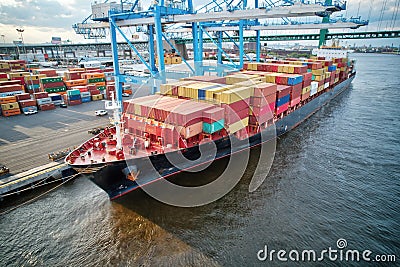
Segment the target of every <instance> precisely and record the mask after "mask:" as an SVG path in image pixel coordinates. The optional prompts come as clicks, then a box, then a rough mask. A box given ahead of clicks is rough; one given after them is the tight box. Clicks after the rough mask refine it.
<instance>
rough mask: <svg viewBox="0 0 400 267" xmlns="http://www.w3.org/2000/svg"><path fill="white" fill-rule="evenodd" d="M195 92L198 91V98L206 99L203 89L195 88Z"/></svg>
mask: <svg viewBox="0 0 400 267" xmlns="http://www.w3.org/2000/svg"><path fill="white" fill-rule="evenodd" d="M197 92H198V93H197V96H198V98H199V99H206V91H205V90H202V89H199V90H197Z"/></svg>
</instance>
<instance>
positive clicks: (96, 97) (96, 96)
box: [92, 94, 103, 101]
mask: <svg viewBox="0 0 400 267" xmlns="http://www.w3.org/2000/svg"><path fill="white" fill-rule="evenodd" d="M102 99H103V95H102V94H97V95H92V100H93V101H97V100H102Z"/></svg>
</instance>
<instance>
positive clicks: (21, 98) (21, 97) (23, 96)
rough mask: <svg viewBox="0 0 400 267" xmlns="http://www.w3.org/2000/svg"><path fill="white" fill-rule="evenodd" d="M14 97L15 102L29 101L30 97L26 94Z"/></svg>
mask: <svg viewBox="0 0 400 267" xmlns="http://www.w3.org/2000/svg"><path fill="white" fill-rule="evenodd" d="M15 97H16V98H17V101H21V100H27V99H31V95H30V94H27V93H24V94H18V95H15Z"/></svg>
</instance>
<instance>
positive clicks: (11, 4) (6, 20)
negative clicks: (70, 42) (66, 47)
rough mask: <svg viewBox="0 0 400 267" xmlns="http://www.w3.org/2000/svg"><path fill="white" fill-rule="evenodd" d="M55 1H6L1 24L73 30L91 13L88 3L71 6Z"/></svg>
mask: <svg viewBox="0 0 400 267" xmlns="http://www.w3.org/2000/svg"><path fill="white" fill-rule="evenodd" d="M66 3H67V1H54V0H29V1H24V0H6V1H2V2H1V3H0V23H2V24H6V25H17V26H37V27H55V28H64V29H71V25H72V24H74V23H76V22H79V21H81V20H82V19H83V18H84V17H86V16H87V15H88V13H89V12H90V5H89V4H88V3H82V2H80V3H79V4H77V3H75V5H71V3H69V4H66Z"/></svg>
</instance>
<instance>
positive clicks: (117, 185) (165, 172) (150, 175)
mask: <svg viewBox="0 0 400 267" xmlns="http://www.w3.org/2000/svg"><path fill="white" fill-rule="evenodd" d="M354 77H355V73H353V74H352V75H351V76H350V78H348V79H346V80H344V81H342V82H340V83H338V84H336V85H335V86H334V87H333V88H331V89H330V90H328V91H326V92H324V93H322V94H321V95H319V96H318V97H316V98H314V99H312V100H311V101H310V102H308V103H306V104H304V105H302V106H301V107H299V108H298V109H296V110H294V111H292V112H291V113H289V114H288V115H286V116H285V117H283V118H282V119H280V120H278V121H276V122H275V124H274V125H272V126H269V127H267V128H266V129H264V130H263V132H265V131H273V132H274V134H273V135H270V136H273V137H274V138H275V137H276V136H280V135H283V134H285V133H287V132H289V131H290V130H292V129H293V128H295V127H296V126H298V125H299V124H300V123H301V122H303V121H304V120H306V119H307V118H308V117H310V116H311V115H312V114H314V113H315V112H317V111H318V110H319V109H320V108H321V107H322V106H324V105H326V104H327V103H329V102H330V100H332V99H333V98H335V97H336V96H337V95H339V94H340V93H342V92H343V91H344V90H346V89H347V88H348V87H349V85H350V84H351V82H352V80H353V79H354ZM268 141H270V140H268V139H265V138H263V137H262V134H261V133H258V134H255V135H253V136H250V137H249V138H247V139H244V140H239V139H237V138H236V137H234V136H233V135H231V136H229V137H224V138H221V139H218V140H215V141H213V142H214V144H215V146H216V148H217V150H216V155H215V157H214V158H211V159H207V160H204V161H202V162H200V163H199V162H198V161H196V160H197V159H198V158H199V157H200V154H201V153H200V146H195V147H191V148H187V149H184V150H180V151H174V152H170V153H182V154H183V155H184V157H185V158H187V159H189V160H186V161H185V162H187V163H184V164H180V166H179V167H176V166H174V165H172V164H171V163H170V161H169V160H168V158H169V156H173V155H168V154H169V153H166V154H156V155H152V156H149V157H145V158H137V159H134V160H132V162H126V161H125V160H121V161H117V162H110V163H104V164H101V165H95V166H91V165H85V166H83V165H82V166H72V167H74V168H76V167H78V169H87V168H95V169H98V170H97V171H96V172H95V173H94V174H93V176H92V178H91V180H92V181H93V182H94V183H95V184H96V185H97V186H99V187H100V188H102V189H103V190H104V191H106V192H107V194H108V195H109V197H110V199H116V198H118V197H121V196H123V195H125V194H127V193H129V192H131V191H133V190H136V189H138V188H140V187H143V186H146V185H148V184H151V183H154V182H157V181H158V180H160V179H165V178H167V177H170V176H173V175H175V174H178V173H180V172H182V171H185V170H187V169H190V168H194V167H196V166H198V165H201V164H207V163H209V162H212V161H215V160H218V159H221V158H224V157H227V156H229V155H231V154H232V153H238V152H240V151H243V150H245V149H249V148H251V147H255V146H258V145H260V144H261V143H263V142H268ZM232 142H233V143H232ZM203 145H204V146H206V145H207V144H203ZM193 162H196V163H195V164H194V163H193ZM132 169H134V170H135V172H136V173H137V180H132V179H128V178H127V177H128V175H127V174H128V173H131V170H132Z"/></svg>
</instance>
